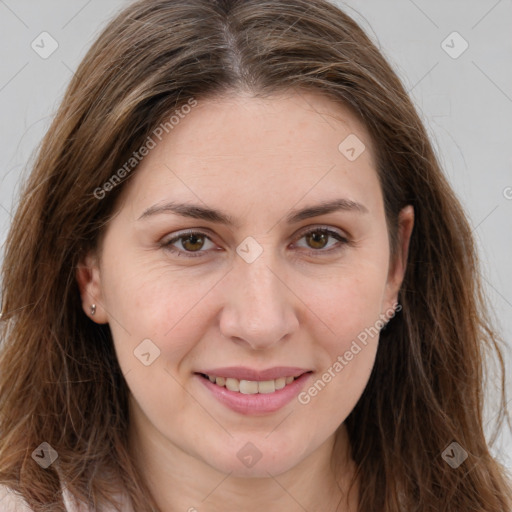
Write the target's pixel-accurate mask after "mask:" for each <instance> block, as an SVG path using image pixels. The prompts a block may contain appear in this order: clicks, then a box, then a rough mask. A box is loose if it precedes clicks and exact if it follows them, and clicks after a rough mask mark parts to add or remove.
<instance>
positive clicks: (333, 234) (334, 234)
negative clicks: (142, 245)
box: [161, 227, 350, 258]
mask: <svg viewBox="0 0 512 512" xmlns="http://www.w3.org/2000/svg"><path fill="white" fill-rule="evenodd" d="M311 233H323V234H326V235H329V236H330V237H332V238H335V239H336V240H338V241H339V242H341V246H338V247H336V248H334V249H333V248H330V249H326V250H325V249H316V250H315V249H311V250H309V251H307V252H308V254H309V255H318V254H319V253H322V254H324V253H331V252H338V251H339V250H341V249H343V246H344V245H348V244H349V243H350V242H349V240H348V239H347V238H345V237H343V236H342V235H340V234H339V233H338V232H337V231H333V230H332V229H328V228H323V227H322V228H314V229H311V230H309V231H306V232H305V233H302V235H301V237H300V238H299V239H298V240H301V239H302V238H304V237H305V236H307V235H309V234H311ZM192 235H200V236H202V237H205V238H207V239H208V240H210V241H212V240H211V239H210V237H209V236H208V235H207V234H206V233H202V232H201V231H187V232H185V233H181V234H180V235H178V236H175V237H174V238H172V239H171V240H168V241H167V242H163V243H162V244H161V246H162V247H163V248H165V249H166V250H168V251H169V252H172V253H174V254H177V255H178V256H180V255H182V254H185V255H186V257H187V258H188V257H191V258H197V257H199V258H200V257H202V255H201V254H202V253H203V254H204V253H206V252H209V251H202V250H199V251H195V252H194V251H183V250H181V249H176V248H175V247H173V246H172V244H173V243H175V242H177V241H179V240H185V239H187V238H189V237H190V236H192Z"/></svg>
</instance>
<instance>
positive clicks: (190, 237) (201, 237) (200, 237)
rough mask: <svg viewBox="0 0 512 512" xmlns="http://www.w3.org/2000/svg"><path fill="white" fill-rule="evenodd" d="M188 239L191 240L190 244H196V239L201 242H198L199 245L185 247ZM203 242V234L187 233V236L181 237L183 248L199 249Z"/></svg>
mask: <svg viewBox="0 0 512 512" xmlns="http://www.w3.org/2000/svg"><path fill="white" fill-rule="evenodd" d="M188 240H192V245H197V244H198V242H197V240H201V242H200V243H199V247H192V248H191V247H187V245H186V244H188V242H187V241H188ZM203 243H204V237H203V236H197V235H194V234H192V235H189V236H187V237H185V238H183V242H182V245H183V247H185V249H187V250H191V251H194V249H201V247H202V245H203Z"/></svg>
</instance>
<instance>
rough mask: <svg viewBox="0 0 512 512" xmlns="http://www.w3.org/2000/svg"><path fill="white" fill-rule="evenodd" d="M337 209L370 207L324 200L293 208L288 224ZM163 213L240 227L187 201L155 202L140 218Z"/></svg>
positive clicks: (222, 214) (364, 210)
mask: <svg viewBox="0 0 512 512" xmlns="http://www.w3.org/2000/svg"><path fill="white" fill-rule="evenodd" d="M337 211H349V212H356V213H368V209H367V208H366V206H364V205H363V204H361V203H357V202H355V201H352V200H350V199H334V200H332V201H327V202H323V203H320V204H316V205H314V206H309V207H306V208H303V209H301V210H292V211H291V212H290V213H289V214H288V215H287V216H286V222H287V223H288V224H294V223H296V222H300V221H301V220H304V219H309V218H311V217H318V216H320V215H326V214H328V213H333V212H337ZM162 213H174V214H176V215H180V216H181V217H189V218H192V219H200V220H205V221H210V222H215V223H218V224H225V225H226V226H230V227H239V223H238V222H237V221H236V220H235V219H234V218H233V217H232V216H231V215H229V214H227V213H225V212H222V211H220V210H214V209H212V208H206V207H203V206H199V205H195V204H187V203H177V202H173V201H171V202H168V203H164V204H155V205H153V206H150V207H149V208H148V209H146V210H145V211H144V213H143V214H142V215H141V216H140V217H139V219H138V220H142V219H146V218H148V217H152V216H153V215H158V214H162Z"/></svg>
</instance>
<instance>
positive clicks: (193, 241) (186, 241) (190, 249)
mask: <svg viewBox="0 0 512 512" xmlns="http://www.w3.org/2000/svg"><path fill="white" fill-rule="evenodd" d="M205 242H210V244H212V246H213V245H214V244H213V243H212V241H211V240H210V238H209V237H208V236H207V235H205V234H204V233H200V232H188V233H182V234H181V235H179V236H175V237H174V238H172V239H171V240H169V241H167V242H163V243H162V247H164V248H165V249H166V250H168V251H170V252H172V253H176V254H178V256H180V255H186V256H191V257H194V256H202V255H203V254H204V253H206V252H208V251H207V250H202V249H204V246H205ZM177 243H180V244H181V247H179V246H178V247H176V245H175V244H177ZM210 248H211V247H210ZM206 249H209V247H207V248H206Z"/></svg>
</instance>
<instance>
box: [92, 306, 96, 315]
mask: <svg viewBox="0 0 512 512" xmlns="http://www.w3.org/2000/svg"><path fill="white" fill-rule="evenodd" d="M94 313H96V304H91V316H94Z"/></svg>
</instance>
